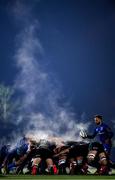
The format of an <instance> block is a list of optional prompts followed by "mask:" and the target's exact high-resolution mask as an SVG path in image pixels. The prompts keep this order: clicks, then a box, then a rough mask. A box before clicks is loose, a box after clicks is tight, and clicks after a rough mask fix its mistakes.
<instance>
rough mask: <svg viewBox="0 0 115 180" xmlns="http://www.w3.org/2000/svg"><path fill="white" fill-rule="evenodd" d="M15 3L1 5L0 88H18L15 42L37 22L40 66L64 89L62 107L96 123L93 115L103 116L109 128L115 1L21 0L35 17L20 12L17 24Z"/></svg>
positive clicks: (114, 104) (114, 84)
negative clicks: (19, 35) (68, 107)
mask: <svg viewBox="0 0 115 180" xmlns="http://www.w3.org/2000/svg"><path fill="white" fill-rule="evenodd" d="M17 2H18V1H16V0H9V1H8V0H1V1H0V83H4V84H5V85H11V86H12V85H13V84H14V81H15V78H16V76H17V71H18V69H17V68H16V66H15V63H14V60H13V58H14V54H15V51H16V48H17V44H16V37H17V35H18V34H19V33H20V31H21V30H22V29H23V27H24V26H26V23H27V24H28V21H30V22H31V21H33V20H34V19H37V20H38V22H39V23H38V26H39V28H38V30H37V31H36V37H37V38H39V41H40V43H41V44H42V47H43V53H42V55H39V56H40V60H39V62H40V64H41V65H42V67H43V69H44V71H46V72H47V73H48V74H51V75H52V76H53V78H54V79H56V81H57V82H58V84H59V86H60V87H61V90H62V93H63V96H64V98H63V100H62V101H65V102H69V104H70V106H71V108H72V109H73V111H74V113H75V114H76V116H78V117H79V116H81V114H82V113H85V115H86V117H87V119H89V120H90V121H92V123H93V115H94V114H101V115H103V116H104V119H105V120H106V122H107V123H108V124H110V123H111V122H112V121H113V120H114V119H115V1H114V0H93V1H92V0H20V1H19V2H20V3H22V4H24V6H25V7H26V8H27V9H29V8H30V11H31V16H30V17H29V16H28V17H26V13H25V12H24V11H22V13H19V17H18V18H17V19H16V18H15V17H14V14H13V13H12V8H13V7H14V6H15V3H17ZM22 19H24V21H23V20H22ZM26 19H27V21H26ZM28 19H29V20H28ZM36 56H37V54H36ZM113 123H114V122H113Z"/></svg>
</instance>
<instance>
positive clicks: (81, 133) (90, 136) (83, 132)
mask: <svg viewBox="0 0 115 180" xmlns="http://www.w3.org/2000/svg"><path fill="white" fill-rule="evenodd" d="M96 135H97V131H96V129H95V130H94V133H93V134H87V133H86V132H85V131H84V130H81V131H80V136H81V137H82V138H83V139H86V138H88V139H93V138H94V137H95V136H96Z"/></svg>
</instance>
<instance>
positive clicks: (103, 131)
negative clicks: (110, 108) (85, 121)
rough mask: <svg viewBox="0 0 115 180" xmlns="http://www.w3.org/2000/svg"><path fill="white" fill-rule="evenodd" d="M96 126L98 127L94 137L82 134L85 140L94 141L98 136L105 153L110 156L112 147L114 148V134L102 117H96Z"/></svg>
mask: <svg viewBox="0 0 115 180" xmlns="http://www.w3.org/2000/svg"><path fill="white" fill-rule="evenodd" d="M94 121H95V124H96V125H97V126H96V128H95V129H94V133H93V134H92V135H90V134H86V133H83V134H82V133H81V136H82V137H83V138H89V139H93V138H95V137H96V136H97V135H98V136H99V139H100V142H101V143H102V144H103V147H104V150H105V152H106V153H107V154H108V155H110V151H111V147H112V140H111V139H112V137H113V132H112V130H111V128H110V127H109V126H108V125H107V124H105V123H104V122H103V118H102V116H101V115H96V116H95V117H94Z"/></svg>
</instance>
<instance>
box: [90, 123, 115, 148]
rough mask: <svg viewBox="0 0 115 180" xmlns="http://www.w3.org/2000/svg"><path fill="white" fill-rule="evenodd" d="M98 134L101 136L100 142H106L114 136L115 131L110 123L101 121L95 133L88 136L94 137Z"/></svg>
mask: <svg viewBox="0 0 115 180" xmlns="http://www.w3.org/2000/svg"><path fill="white" fill-rule="evenodd" d="M96 135H98V136H99V139H100V142H101V143H102V144H104V143H106V140H110V139H111V138H112V137H113V132H112V131H111V128H110V127H109V126H108V125H106V124H105V123H101V124H100V125H98V126H97V127H96V128H95V130H94V133H93V135H88V138H94V137H95V136H96Z"/></svg>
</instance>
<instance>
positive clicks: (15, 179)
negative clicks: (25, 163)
mask: <svg viewBox="0 0 115 180" xmlns="http://www.w3.org/2000/svg"><path fill="white" fill-rule="evenodd" d="M25 179H33V180H34V179H37V180H50V179H51V180H66V179H67V180H75V179H76V180H87V179H89V180H90V179H91V180H98V179H100V180H106V179H110V180H115V175H111V176H98V175H73V176H71V175H58V176H57V175H50V176H48V175H36V176H32V175H6V176H0V180H25Z"/></svg>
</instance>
